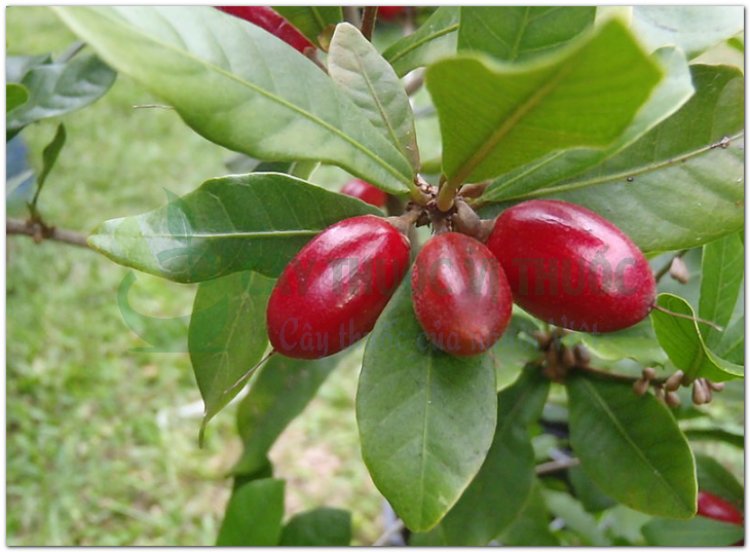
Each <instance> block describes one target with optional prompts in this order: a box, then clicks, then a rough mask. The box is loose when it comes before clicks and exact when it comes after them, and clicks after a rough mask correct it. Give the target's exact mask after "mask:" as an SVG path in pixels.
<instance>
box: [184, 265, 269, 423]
mask: <svg viewBox="0 0 750 552" xmlns="http://www.w3.org/2000/svg"><path fill="white" fill-rule="evenodd" d="M273 285H274V281H273V280H271V279H269V278H266V277H264V276H261V275H260V274H257V273H254V272H235V273H234V274H230V275H229V276H225V277H223V278H219V279H217V280H212V281H210V282H203V283H202V284H200V285H199V286H198V292H197V293H196V294H195V302H194V303H193V315H192V316H191V317H190V326H189V329H188V349H189V351H190V362H191V363H192V365H193V372H194V373H195V379H196V380H197V381H198V388H199V389H200V392H201V396H202V397H203V402H204V404H205V414H204V418H203V426H202V427H203V428H205V426H206V424H207V423H208V421H209V420H210V419H211V418H213V417H214V416H215V415H216V414H217V413H218V412H219V411H220V410H221V409H222V408H224V407H225V406H226V405H227V404H229V402H230V401H231V400H232V399H233V398H234V397H235V396H236V395H237V393H239V392H240V391H241V390H242V386H241V385H237V386H235V384H236V383H237V382H238V381H239V380H240V379H241V377H242V376H243V375H244V374H245V373H246V372H247V371H248V370H249V369H250V368H252V367H253V366H254V365H255V364H257V362H258V361H259V360H260V359H261V358H262V357H263V353H264V352H265V350H266V347H267V346H268V336H267V334H266V305H267V303H268V297H269V296H270V295H271V290H272V289H273Z"/></svg>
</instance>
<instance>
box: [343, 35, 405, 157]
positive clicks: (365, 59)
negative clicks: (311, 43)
mask: <svg viewBox="0 0 750 552" xmlns="http://www.w3.org/2000/svg"><path fill="white" fill-rule="evenodd" d="M328 73H329V74H330V75H331V78H332V79H333V81H334V82H335V83H336V84H338V85H339V87H341V89H342V90H343V91H344V93H345V94H347V95H348V96H349V97H350V98H351V99H352V101H353V102H354V103H355V105H356V106H357V107H359V108H360V109H361V110H362V112H363V113H364V114H365V115H366V116H367V119H368V120H369V121H370V122H371V123H372V125H373V126H374V127H375V128H377V129H378V130H379V131H380V132H381V133H382V134H383V136H385V138H386V139H388V141H389V142H390V143H391V144H393V145H394V146H395V147H396V148H398V149H399V151H400V152H401V153H402V154H403V155H404V157H406V158H407V159H408V160H409V162H410V163H411V165H412V167H413V168H414V169H415V170H416V169H418V168H419V151H418V150H417V135H416V132H415V130H414V114H413V113H412V110H411V105H410V104H409V97H408V96H407V95H406V91H405V90H404V86H403V84H401V81H400V80H399V78H398V76H396V73H394V72H393V68H392V67H391V66H390V64H389V63H388V62H387V61H385V60H384V59H383V57H382V56H381V55H380V53H379V52H378V51H377V50H376V49H375V47H374V46H373V45H372V44H371V43H370V41H369V40H367V39H366V38H365V37H364V36H362V33H361V32H359V29H357V28H356V27H354V26H353V25H350V24H349V23H341V24H340V25H338V26H337V27H336V31H335V32H334V33H333V39H332V40H331V47H330V49H329V51H328Z"/></svg>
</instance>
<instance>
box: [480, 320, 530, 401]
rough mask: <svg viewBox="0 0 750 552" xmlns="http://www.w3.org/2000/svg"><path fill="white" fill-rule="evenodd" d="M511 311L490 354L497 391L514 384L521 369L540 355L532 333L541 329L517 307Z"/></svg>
mask: <svg viewBox="0 0 750 552" xmlns="http://www.w3.org/2000/svg"><path fill="white" fill-rule="evenodd" d="M513 311H514V312H513V317H512V318H511V319H510V324H508V327H507V328H506V329H505V332H503V336H502V337H501V338H500V340H498V342H497V343H495V345H494V347H493V348H492V350H491V353H490V354H491V356H492V359H493V361H494V363H495V372H496V374H497V389H498V391H500V390H501V389H504V388H506V387H508V386H509V385H511V384H512V383H513V382H515V381H516V379H517V378H518V376H519V374H520V373H521V371H522V370H523V367H524V366H526V364H528V363H529V362H530V361H532V360H533V359H534V358H537V357H538V356H539V354H540V353H539V346H538V345H537V342H536V340H535V339H534V337H533V333H534V332H535V331H537V330H539V329H541V328H539V327H538V326H537V322H536V321H535V319H534V318H531V317H530V316H529V315H528V314H526V313H525V312H523V311H521V310H520V309H518V307H515V306H514V309H513Z"/></svg>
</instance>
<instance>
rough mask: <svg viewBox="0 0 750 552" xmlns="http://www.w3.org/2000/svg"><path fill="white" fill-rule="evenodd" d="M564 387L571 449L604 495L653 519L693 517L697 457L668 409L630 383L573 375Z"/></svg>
mask: <svg viewBox="0 0 750 552" xmlns="http://www.w3.org/2000/svg"><path fill="white" fill-rule="evenodd" d="M565 384H566V389H567V391H568V402H569V407H570V443H571V446H572V448H573V451H574V452H575V455H576V456H577V457H578V458H579V459H580V460H581V467H582V468H583V470H584V471H585V472H586V473H587V474H588V475H589V477H591V479H593V480H594V482H595V483H596V484H597V485H599V487H601V489H602V491H604V492H605V493H606V494H608V495H609V496H611V497H612V498H614V499H616V500H618V501H620V502H622V503H623V504H625V505H626V506H629V507H631V508H633V509H635V510H639V511H642V512H646V513H649V514H653V515H658V516H664V517H674V518H686V517H690V516H692V515H694V514H695V510H696V493H697V489H696V481H695V464H694V461H693V455H692V453H691V451H690V447H689V446H688V443H687V440H686V439H685V436H684V435H683V434H682V433H681V432H680V429H679V428H678V427H677V423H676V422H675V420H674V418H673V417H672V415H671V414H670V412H669V410H668V409H667V407H666V406H665V405H664V404H663V403H661V402H660V401H659V400H658V399H656V397H654V396H653V395H652V394H650V393H647V394H645V395H643V396H640V397H639V396H637V395H636V394H635V393H633V390H632V389H631V387H630V385H629V384H627V383H620V382H613V381H604V380H595V379H592V378H586V377H582V376H573V377H569V378H568V379H567V380H566V382H565Z"/></svg>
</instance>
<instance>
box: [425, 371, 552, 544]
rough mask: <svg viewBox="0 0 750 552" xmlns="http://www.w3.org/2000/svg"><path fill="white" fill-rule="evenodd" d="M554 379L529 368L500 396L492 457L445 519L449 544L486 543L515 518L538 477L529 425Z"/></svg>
mask: <svg viewBox="0 0 750 552" xmlns="http://www.w3.org/2000/svg"><path fill="white" fill-rule="evenodd" d="M548 392H549V380H548V379H547V378H545V377H544V376H542V374H541V371H540V369H539V367H538V366H530V367H528V368H526V369H525V371H524V372H523V373H522V375H521V376H520V378H519V379H518V380H517V381H516V383H514V384H513V385H512V386H510V387H508V388H506V389H505V390H504V391H502V392H500V394H498V396H497V427H496V428H495V437H494V439H493V441H492V446H491V447H490V451H489V452H488V453H487V458H486V459H485V461H484V464H482V468H481V469H480V470H479V473H477V475H476V477H475V478H474V480H473V481H472V482H471V484H470V485H469V486H468V487H467V488H466V490H465V491H464V494H463V495H461V498H460V499H459V501H458V502H457V503H456V505H455V506H454V507H453V508H452V509H451V511H450V512H448V514H447V515H446V516H445V517H444V518H443V521H442V522H440V527H441V529H442V535H443V538H444V540H445V544H447V545H450V546H484V545H486V544H487V543H488V542H489V541H490V540H492V539H493V538H495V537H497V535H499V534H500V532H501V531H502V530H503V529H505V528H506V527H507V526H509V525H510V524H511V523H512V522H513V520H515V519H516V517H517V516H518V513H519V512H520V510H521V509H522V507H523V505H524V504H525V503H526V500H527V499H528V497H529V494H530V493H531V487H532V484H533V482H534V449H533V447H532V446H531V436H530V435H529V430H528V426H529V425H530V424H532V423H534V422H535V421H537V420H538V419H539V416H541V413H542V408H543V407H544V403H545V401H546V399H547V394H548Z"/></svg>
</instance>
